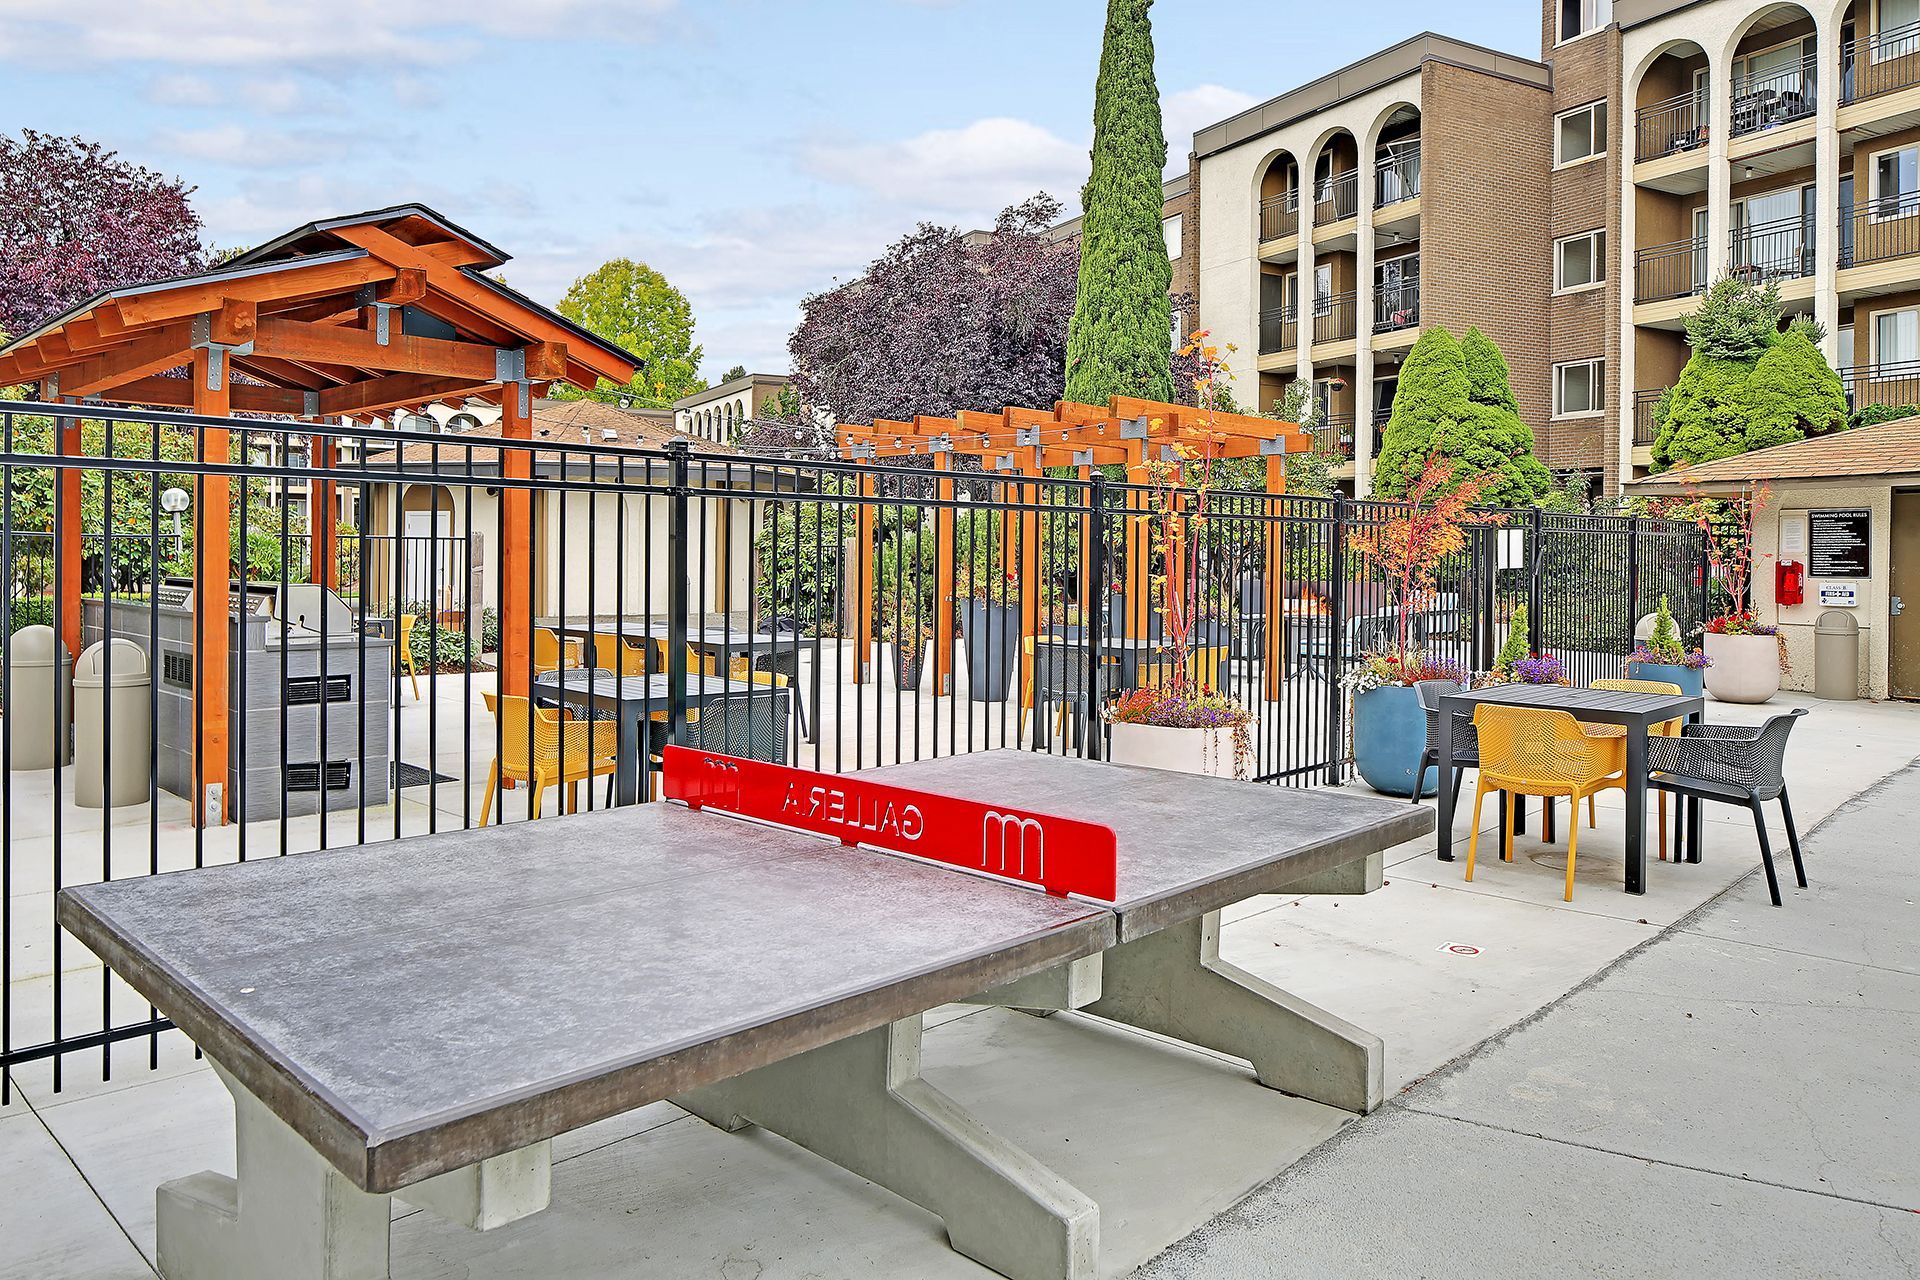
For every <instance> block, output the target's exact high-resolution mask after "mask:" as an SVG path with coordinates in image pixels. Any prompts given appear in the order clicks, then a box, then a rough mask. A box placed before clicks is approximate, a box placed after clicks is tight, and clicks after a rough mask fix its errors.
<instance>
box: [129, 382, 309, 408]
mask: <svg viewBox="0 0 1920 1280" xmlns="http://www.w3.org/2000/svg"><path fill="white" fill-rule="evenodd" d="M99 395H100V398H101V399H102V400H107V401H111V402H112V403H114V404H140V405H147V406H149V407H151V408H156V409H191V408H193V405H194V399H193V384H192V383H190V382H188V381H187V380H186V379H185V378H160V377H147V378H136V379H134V380H133V381H132V382H123V383H121V384H120V385H119V386H117V387H109V388H107V389H106V390H104V391H102V392H100V393H99ZM227 398H228V401H229V403H230V404H231V405H232V406H233V408H234V410H235V411H237V412H240V413H286V414H293V415H295V416H298V415H300V414H304V413H305V412H306V411H307V409H306V404H307V402H306V397H304V396H303V395H301V394H300V393H299V392H298V391H288V390H285V389H283V388H280V387H256V386H252V385H249V384H247V383H240V384H238V385H229V387H228V389H227Z"/></svg>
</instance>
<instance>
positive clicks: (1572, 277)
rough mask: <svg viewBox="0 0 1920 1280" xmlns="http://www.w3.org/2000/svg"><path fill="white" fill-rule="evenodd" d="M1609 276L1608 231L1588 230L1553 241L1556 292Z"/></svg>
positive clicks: (1598, 281) (1599, 280) (1575, 287)
mask: <svg viewBox="0 0 1920 1280" xmlns="http://www.w3.org/2000/svg"><path fill="white" fill-rule="evenodd" d="M1606 278H1607V233H1606V232H1604V231H1587V232H1583V233H1581V234H1580V235H1577V236H1568V237H1567V238H1566V239H1565V240H1556V241H1554V242H1553V289H1554V292H1555V293H1560V292H1563V291H1565V290H1567V289H1580V288H1584V287H1585V286H1587V285H1590V284H1599V283H1600V282H1601V281H1602V280H1605V279H1606Z"/></svg>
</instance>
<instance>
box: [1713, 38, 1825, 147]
mask: <svg viewBox="0 0 1920 1280" xmlns="http://www.w3.org/2000/svg"><path fill="white" fill-rule="evenodd" d="M1818 67H1819V62H1818V60H1817V59H1816V58H1815V57H1814V55H1812V54H1808V55H1807V56H1806V57H1804V58H1802V59H1800V61H1798V62H1796V63H1794V64H1793V65H1792V66H1789V67H1781V68H1780V69H1779V70H1778V71H1769V72H1767V73H1766V74H1765V75H1762V76H1751V77H1749V78H1747V79H1745V80H1738V81H1735V82H1734V86H1733V130H1732V134H1733V136H1734V137H1736V138H1740V137H1745V136H1746V135H1747V134H1750V133H1758V132H1760V131H1761V130H1762V129H1772V128H1776V127H1777V126H1779V125H1783V124H1792V123H1793V122H1794V121H1796V120H1805V119H1807V118H1809V117H1810V116H1812V115H1813V112H1814V108H1815V105H1816V102H1815V99H1816V94H1815V93H1814V75H1815V72H1816V70H1817V68H1818Z"/></svg>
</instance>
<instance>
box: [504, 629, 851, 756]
mask: <svg viewBox="0 0 1920 1280" xmlns="http://www.w3.org/2000/svg"><path fill="white" fill-rule="evenodd" d="M534 625H535V626H536V627H545V628H546V629H547V630H549V631H552V632H554V633H555V634H557V635H562V636H569V637H574V638H578V639H582V640H586V641H588V642H589V643H591V642H592V640H593V637H594V635H595V634H596V633H599V634H603V635H618V636H619V637H620V638H621V639H622V640H633V641H645V640H658V641H660V642H661V643H663V644H664V643H665V642H666V641H667V640H668V638H669V637H670V636H671V635H672V634H673V633H672V631H671V629H670V628H669V626H668V623H667V620H666V619H664V618H655V617H648V616H646V615H644V614H618V615H615V614H601V615H600V616H598V617H595V618H586V617H575V616H572V615H569V616H568V617H565V618H554V617H546V618H535V619H534ZM686 640H687V647H688V648H690V649H692V650H694V651H695V652H696V653H699V654H702V655H703V656H706V657H717V658H722V659H726V660H728V661H729V662H730V661H731V660H732V658H733V656H734V655H736V654H738V655H740V656H741V657H744V658H747V659H749V660H751V661H752V662H753V663H754V664H755V666H756V667H757V669H759V670H762V671H765V670H769V669H780V670H784V669H783V668H768V667H766V666H762V665H760V659H761V658H762V657H765V656H767V655H774V656H776V657H777V656H779V655H783V654H791V655H792V656H793V670H792V671H786V672H785V674H786V675H788V676H790V677H793V678H794V683H796V684H797V683H799V680H798V675H799V655H800V653H801V652H802V651H803V650H804V651H807V652H810V653H811V652H814V651H815V650H816V648H817V646H818V643H819V642H818V641H817V640H816V639H814V638H813V637H811V636H804V635H801V634H799V633H798V632H794V631H774V632H768V631H748V630H746V629H745V628H743V627H712V626H705V625H702V626H698V627H688V628H687V630H686ZM820 668H821V663H820V662H819V661H818V660H817V658H816V660H815V661H814V662H813V663H812V670H811V671H810V672H809V674H808V680H807V700H806V702H805V703H804V704H802V708H801V719H800V727H801V729H802V731H803V732H804V731H806V726H807V724H808V722H809V717H811V722H812V723H814V724H818V723H819V722H820Z"/></svg>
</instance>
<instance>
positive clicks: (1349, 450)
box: [1313, 413, 1353, 458]
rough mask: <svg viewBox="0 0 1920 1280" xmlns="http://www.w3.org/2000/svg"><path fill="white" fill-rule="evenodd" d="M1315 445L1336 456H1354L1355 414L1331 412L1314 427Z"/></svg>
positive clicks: (1322, 450) (1322, 451)
mask: <svg viewBox="0 0 1920 1280" xmlns="http://www.w3.org/2000/svg"><path fill="white" fill-rule="evenodd" d="M1313 447H1314V448H1315V449H1318V450H1319V451H1320V452H1321V453H1331V454H1333V455H1335V456H1336V457H1341V458H1351V457H1352V456H1353V415H1352V414H1350V413H1330V414H1328V415H1327V416H1326V417H1325V418H1323V419H1321V421H1320V425H1318V426H1316V427H1315V428H1314V429H1313Z"/></svg>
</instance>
